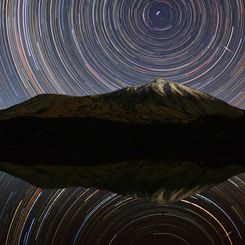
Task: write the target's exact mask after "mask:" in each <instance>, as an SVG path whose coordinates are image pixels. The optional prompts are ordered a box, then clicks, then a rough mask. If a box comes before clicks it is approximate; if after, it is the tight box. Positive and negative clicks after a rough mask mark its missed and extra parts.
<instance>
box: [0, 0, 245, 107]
mask: <svg viewBox="0 0 245 245" xmlns="http://www.w3.org/2000/svg"><path fill="white" fill-rule="evenodd" d="M244 8H245V7H244V0H208V1H200V0H185V1H184V0H172V1H169V0H152V1H149V0H140V1H138V0H137V1H136V0H100V1H98V0H72V1H65V0H1V1H0V108H5V107H8V106H11V105H14V104H16V103H18V102H20V101H23V100H26V99H28V98H30V97H32V96H35V95H37V94H41V93H59V94H69V95H87V94H97V93H105V92H109V91H112V90H116V89H119V88H121V87H125V86H128V85H140V84H144V83H148V82H151V81H152V80H154V79H155V78H156V77H163V78H165V79H167V80H172V81H175V82H179V83H183V84H186V85H187V86H191V87H194V88H196V89H199V90H202V91H205V92H207V93H210V94H212V95H214V96H216V97H218V98H220V99H222V100H225V101H227V102H229V103H231V104H233V105H235V106H238V107H241V108H245V100H244V96H245V81H244V75H245V69H244V64H245V41H244V34H245V19H244Z"/></svg>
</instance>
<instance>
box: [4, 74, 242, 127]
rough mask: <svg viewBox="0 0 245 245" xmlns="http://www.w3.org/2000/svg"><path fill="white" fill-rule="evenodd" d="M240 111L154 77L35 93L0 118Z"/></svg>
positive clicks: (170, 117) (161, 118)
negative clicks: (105, 89)
mask: <svg viewBox="0 0 245 245" xmlns="http://www.w3.org/2000/svg"><path fill="white" fill-rule="evenodd" d="M243 114H244V112H243V111H242V110H240V109H238V108H235V107H232V106H230V105H228V104H227V103H225V102H223V101H221V100H218V99H216V98H214V97H212V96H210V95H208V94H205V93H201V92H199V91H196V90H194V89H191V88H188V87H186V86H184V85H181V84H178V83H174V82H168V81H165V80H162V79H157V80H155V81H154V82H152V83H151V84H147V85H143V86H132V87H128V88H124V89H121V90H118V91H115V92H112V93H108V94H102V95H95V96H86V97H71V96H65V95H52V94H49V95H46V94H44V95H38V96H36V97H34V98H32V99H30V100H29V101H26V102H24V103H21V104H19V105H16V106H14V107H11V108H9V109H6V110H2V111H1V112H0V119H8V118H13V117H42V118H66V117H79V118H94V119H106V120H111V121H118V122H133V123H136V122H137V123H147V122H156V121H158V122H166V121H170V122H171V121H172V122H174V121H192V120H196V119H198V118H200V117H202V116H209V115H220V116H226V117H228V118H238V117H241V116H243Z"/></svg>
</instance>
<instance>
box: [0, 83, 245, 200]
mask: <svg viewBox="0 0 245 245" xmlns="http://www.w3.org/2000/svg"><path fill="white" fill-rule="evenodd" d="M244 125H245V116H244V111H243V110H240V109H238V108H235V107H232V106H230V105H228V104H227V103H225V102H223V101H221V100H218V99H216V98H214V97H212V96H210V95H207V94H205V93H201V92H199V91H196V90H194V89H191V88H188V87H186V86H183V85H180V84H177V83H173V82H168V81H164V80H161V79H157V80H156V81H154V82H153V83H151V84H147V85H143V86H134V87H129V88H124V89H121V90H118V91H115V92H112V93H109V94H103V95H95V96H86V97H71V96H63V95H39V96H37V97H34V98H32V99H30V100H29V101H26V102H24V103H21V104H19V105H16V106H14V107H11V108H9V109H6V110H2V111H1V112H0V139H1V144H0V161H1V162H2V163H1V164H0V168H1V170H4V171H6V172H9V173H11V174H13V175H16V176H18V177H21V178H23V179H25V180H27V181H29V182H31V183H33V184H35V185H37V186H41V187H47V188H54V187H66V186H84V187H89V186H96V187H99V188H105V189H109V190H112V191H115V192H118V193H122V194H130V195H139V196H143V197H147V198H150V199H154V200H157V201H159V202H164V201H175V200H178V199H181V198H183V197H185V196H187V195H190V194H192V193H193V192H197V191H200V190H203V189H205V188H207V187H208V186H211V185H213V184H217V183H220V182H222V181H224V180H226V179H227V178H229V177H231V176H233V175H236V174H238V173H241V172H243V171H244V166H245V156H244V155H245V154H244V149H245V127H244Z"/></svg>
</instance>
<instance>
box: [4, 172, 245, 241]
mask: <svg viewBox="0 0 245 245" xmlns="http://www.w3.org/2000/svg"><path fill="white" fill-rule="evenodd" d="M244 202H245V174H241V175H239V176H235V177H233V178H231V179H229V180H228V181H226V182H224V183H222V184H220V185H218V186H216V187H214V188H211V189H209V190H207V191H205V192H203V193H200V194H196V195H194V196H191V197H189V198H187V199H184V200H181V201H179V202H177V203H172V204H168V205H163V206H154V205H153V204H152V203H149V202H146V201H144V200H141V199H137V198H133V197H128V198H127V197H122V196H120V195H118V194H114V193H110V192H106V191H99V190H96V189H93V188H91V189H85V188H68V189H56V190H45V189H39V188H36V187H34V186H31V185H29V184H28V183H26V182H24V181H22V180H19V179H16V178H14V177H12V176H10V175H8V174H5V173H0V210H1V212H0V221H1V222H0V243H1V244H107V245H108V244H110V245H115V244H159V243H160V242H163V241H164V242H166V244H205V245H207V244H214V245H216V244H234V245H239V244H244V242H245V206H244V205H241V204H242V203H244Z"/></svg>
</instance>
